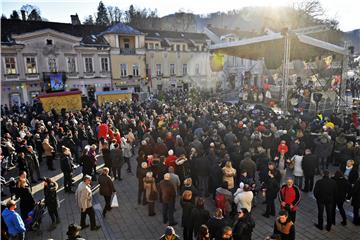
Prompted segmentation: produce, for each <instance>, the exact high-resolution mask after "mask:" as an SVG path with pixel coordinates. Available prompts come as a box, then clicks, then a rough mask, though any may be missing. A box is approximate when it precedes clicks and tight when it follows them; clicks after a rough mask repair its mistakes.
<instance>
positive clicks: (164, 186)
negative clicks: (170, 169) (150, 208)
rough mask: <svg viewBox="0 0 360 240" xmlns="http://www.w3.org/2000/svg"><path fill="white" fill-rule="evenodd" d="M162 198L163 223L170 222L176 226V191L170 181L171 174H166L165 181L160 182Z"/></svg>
mask: <svg viewBox="0 0 360 240" xmlns="http://www.w3.org/2000/svg"><path fill="white" fill-rule="evenodd" d="M160 196H161V200H162V204H163V222H164V224H166V223H167V222H168V221H169V225H170V226H175V225H176V224H177V222H175V220H174V209H175V198H176V189H175V186H174V184H172V182H171V181H170V174H169V173H166V174H164V179H163V180H161V181H160Z"/></svg>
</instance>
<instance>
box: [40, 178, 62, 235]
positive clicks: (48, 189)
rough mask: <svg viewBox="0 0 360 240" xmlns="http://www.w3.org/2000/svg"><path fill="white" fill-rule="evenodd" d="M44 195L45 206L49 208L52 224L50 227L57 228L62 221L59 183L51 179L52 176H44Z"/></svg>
mask: <svg viewBox="0 0 360 240" xmlns="http://www.w3.org/2000/svg"><path fill="white" fill-rule="evenodd" d="M43 181H44V196H45V206H46V207H47V209H48V212H49V215H50V218H51V222H52V225H51V226H50V229H54V228H56V224H59V223H60V218H59V214H58V208H59V199H58V197H57V192H56V191H57V190H58V184H57V183H56V182H54V181H52V180H51V178H44V179H43Z"/></svg>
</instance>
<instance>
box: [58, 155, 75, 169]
mask: <svg viewBox="0 0 360 240" xmlns="http://www.w3.org/2000/svg"><path fill="white" fill-rule="evenodd" d="M60 167H61V171H63V172H72V171H73V159H72V157H70V156H68V155H63V156H62V157H61V160H60Z"/></svg>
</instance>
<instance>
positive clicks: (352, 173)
mask: <svg viewBox="0 0 360 240" xmlns="http://www.w3.org/2000/svg"><path fill="white" fill-rule="evenodd" d="M345 170H346V166H343V167H341V171H342V172H343V173H345ZM358 178H359V171H358V168H357V167H355V166H353V167H352V169H351V170H350V173H349V176H348V178H347V180H348V182H349V183H350V184H354V183H355V182H356V180H357V179H358Z"/></svg>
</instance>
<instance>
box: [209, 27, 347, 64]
mask: <svg viewBox="0 0 360 240" xmlns="http://www.w3.org/2000/svg"><path fill="white" fill-rule="evenodd" d="M286 34H288V35H287V36H288V37H289V39H290V42H291V43H290V61H292V60H304V61H311V60H314V59H315V58H316V57H319V56H328V55H332V56H333V59H334V57H335V59H341V58H342V57H343V55H347V49H346V48H344V47H341V46H338V45H335V44H332V43H328V42H325V41H322V40H319V39H316V38H314V37H310V36H308V35H305V34H298V33H296V32H291V31H289V32H288V33H285V34H283V33H271V34H268V35H263V36H259V37H254V38H248V39H243V40H239V41H233V42H222V43H217V44H214V45H211V46H210V50H213V51H214V52H215V53H217V54H225V55H230V56H237V57H241V58H245V59H252V60H259V59H262V58H264V59H265V64H266V66H267V68H269V69H274V68H278V67H279V66H280V65H281V63H282V60H283V58H284V46H285V45H284V44H285V43H284V42H285V36H286ZM338 57H339V58H338Z"/></svg>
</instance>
